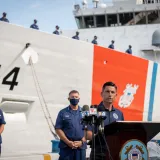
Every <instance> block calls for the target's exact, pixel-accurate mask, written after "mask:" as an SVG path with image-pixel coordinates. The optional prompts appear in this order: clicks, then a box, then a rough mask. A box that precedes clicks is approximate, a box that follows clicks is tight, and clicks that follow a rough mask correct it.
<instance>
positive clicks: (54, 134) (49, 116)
mask: <svg viewBox="0 0 160 160" xmlns="http://www.w3.org/2000/svg"><path fill="white" fill-rule="evenodd" d="M29 63H30V65H31V70H32V75H33V79H34V83H35V87H36V91H37V95H38V97H39V101H40V104H41V108H42V111H43V113H44V116H45V119H46V121H47V124H48V127H49V129H50V131H51V133H52V134H53V136H54V137H55V139H59V138H58V136H57V134H56V133H54V131H53V130H52V127H51V125H50V123H49V119H50V122H51V123H52V126H53V127H54V129H55V125H54V122H53V120H52V118H51V115H50V112H49V109H48V107H47V104H46V101H45V98H44V96H43V93H42V89H41V87H40V84H39V81H38V77H37V75H36V71H35V68H34V65H33V63H32V59H31V57H30V59H29ZM38 89H39V90H38ZM39 91H40V93H39ZM40 96H41V97H42V99H43V102H44V105H45V108H46V111H47V113H46V112H45V110H44V107H43V104H42V101H41V98H40ZM47 114H48V117H47ZM48 118H49V119H48Z"/></svg>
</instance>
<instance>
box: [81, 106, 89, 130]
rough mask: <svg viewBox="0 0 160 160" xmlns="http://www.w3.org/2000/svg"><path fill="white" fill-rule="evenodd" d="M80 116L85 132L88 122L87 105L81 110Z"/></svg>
mask: <svg viewBox="0 0 160 160" xmlns="http://www.w3.org/2000/svg"><path fill="white" fill-rule="evenodd" d="M81 115H82V122H81V123H82V124H84V129H85V130H87V125H88V123H89V121H90V118H89V106H88V105H84V106H83V108H82V110H81Z"/></svg>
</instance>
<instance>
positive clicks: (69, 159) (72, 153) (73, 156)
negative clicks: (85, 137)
mask: <svg viewBox="0 0 160 160" xmlns="http://www.w3.org/2000/svg"><path fill="white" fill-rule="evenodd" d="M59 155H60V157H59V160H86V150H85V149H72V148H69V147H66V148H60V153H59Z"/></svg>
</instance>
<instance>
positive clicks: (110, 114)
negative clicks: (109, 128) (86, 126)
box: [97, 102, 124, 126]
mask: <svg viewBox="0 0 160 160" xmlns="http://www.w3.org/2000/svg"><path fill="white" fill-rule="evenodd" d="M97 110H98V111H105V112H106V116H107V118H106V119H105V120H104V126H106V125H108V124H110V123H112V122H116V121H124V117H123V113H122V112H121V111H120V110H119V109H116V108H114V107H113V106H112V110H111V111H109V110H108V109H106V108H105V107H104V105H103V102H101V103H100V104H99V105H98V109H97Z"/></svg>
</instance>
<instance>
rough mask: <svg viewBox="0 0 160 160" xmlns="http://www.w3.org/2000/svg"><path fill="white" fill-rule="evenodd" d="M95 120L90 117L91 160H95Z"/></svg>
mask: <svg viewBox="0 0 160 160" xmlns="http://www.w3.org/2000/svg"><path fill="white" fill-rule="evenodd" d="M94 124H95V119H94V116H92V150H93V160H95V136H94V126H95V125H94Z"/></svg>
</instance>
